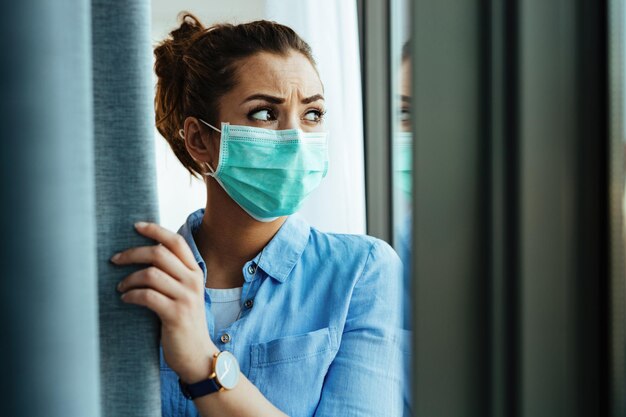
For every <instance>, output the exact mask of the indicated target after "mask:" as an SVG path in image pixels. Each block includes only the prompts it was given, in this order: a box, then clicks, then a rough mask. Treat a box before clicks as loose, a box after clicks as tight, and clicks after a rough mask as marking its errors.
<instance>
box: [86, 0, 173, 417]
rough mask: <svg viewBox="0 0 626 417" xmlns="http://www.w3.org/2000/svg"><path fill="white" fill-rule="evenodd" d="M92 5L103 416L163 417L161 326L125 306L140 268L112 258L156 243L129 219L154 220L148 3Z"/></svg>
mask: <svg viewBox="0 0 626 417" xmlns="http://www.w3.org/2000/svg"><path fill="white" fill-rule="evenodd" d="M92 5H93V10H92V22H93V83H94V94H93V97H94V114H95V152H96V153H95V156H96V158H95V168H96V175H95V178H96V219H97V239H98V278H99V280H98V290H99V295H100V358H101V363H100V365H101V367H102V371H101V384H102V414H103V416H105V417H125V416H128V417H131V416H132V417H142V416H160V415H161V401H160V385H159V365H158V363H159V356H158V330H159V323H158V320H157V318H156V315H154V314H153V313H152V312H150V311H149V310H147V309H145V308H142V307H137V306H133V305H127V304H124V303H122V302H121V301H120V299H119V293H118V292H117V291H116V290H115V286H116V284H117V283H118V282H119V281H120V280H121V279H122V278H123V277H124V276H126V275H127V274H129V273H130V272H132V271H133V270H136V269H139V268H140V267H139V266H136V267H124V268H120V267H118V266H114V265H113V264H111V263H110V262H109V258H110V257H111V256H112V255H113V254H114V253H116V252H118V251H120V250H123V249H126V248H129V247H133V246H140V245H146V244H153V242H150V241H148V240H147V239H145V238H143V237H141V236H140V235H138V234H137V233H136V232H135V231H134V229H133V223H134V222H136V221H140V220H143V221H157V220H158V219H157V198H156V169H155V161H154V128H153V126H154V116H153V110H152V108H153V106H152V100H153V87H152V78H151V77H150V74H151V66H152V59H151V51H152V48H151V44H150V2H149V0H93V1H92ZM142 267H145V265H144V266H142Z"/></svg>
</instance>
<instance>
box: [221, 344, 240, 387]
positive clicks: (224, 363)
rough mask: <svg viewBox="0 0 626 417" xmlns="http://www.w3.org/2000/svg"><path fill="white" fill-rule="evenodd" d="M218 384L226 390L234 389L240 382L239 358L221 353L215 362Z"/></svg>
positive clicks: (224, 352)
mask: <svg viewBox="0 0 626 417" xmlns="http://www.w3.org/2000/svg"><path fill="white" fill-rule="evenodd" d="M215 376H216V378H217V382H219V384H220V385H221V386H222V387H224V388H225V389H233V388H235V385H237V381H239V363H238V362H237V358H235V356H234V355H233V354H232V353H230V352H227V351H223V352H221V353H220V354H219V355H218V356H217V359H216V360H215Z"/></svg>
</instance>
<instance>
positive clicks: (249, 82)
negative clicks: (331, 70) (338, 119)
mask: <svg viewBox="0 0 626 417" xmlns="http://www.w3.org/2000/svg"><path fill="white" fill-rule="evenodd" d="M236 77H237V82H236V85H235V88H234V89H233V90H234V91H233V92H236V93H237V94H247V93H251V94H252V93H258V92H260V91H263V92H266V93H273V94H280V95H281V96H287V95H290V94H292V93H293V90H294V89H296V90H297V93H299V94H301V95H303V96H306V97H310V96H313V95H315V94H322V92H323V91H322V90H323V89H322V82H321V81H320V78H319V75H318V74H317V71H316V70H315V68H314V67H313V64H311V62H309V60H308V58H307V57H305V56H304V55H302V54H301V53H299V52H297V51H292V52H290V53H289V54H288V55H277V54H272V53H267V52H261V53H258V54H255V55H253V56H251V57H248V58H245V59H243V60H242V62H241V63H240V64H239V65H238V66H237V75H236Z"/></svg>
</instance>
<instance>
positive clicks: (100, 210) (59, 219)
mask: <svg viewBox="0 0 626 417" xmlns="http://www.w3.org/2000/svg"><path fill="white" fill-rule="evenodd" d="M149 5H150V3H149V0H129V1H126V0H124V1H121V0H120V1H105V0H93V1H90V0H55V1H50V0H20V1H11V2H9V1H7V2H2V5H0V50H2V54H1V55H0V60H1V65H0V126H2V129H1V130H0V135H1V138H0V193H1V195H2V204H1V205H0V242H1V243H0V271H1V272H0V274H1V278H0V331H1V336H2V340H1V342H0V364H1V365H0V371H1V372H0V416H11V417H13V416H28V417H43V416H45V417H74V416H75V417H92V416H94V417H99V416H101V415H102V416H110V417H113V416H115V417H123V416H133V417H136V416H151V417H152V416H155V417H157V416H160V410H161V404H160V398H159V391H160V390H159V366H158V363H159V359H158V329H159V326H158V320H157V318H156V316H155V315H154V314H152V313H151V312H149V311H148V310H146V309H143V308H140V307H135V306H130V305H126V304H124V303H122V302H121V301H120V299H119V294H118V293H117V291H116V290H115V285H116V284H117V282H119V281H120V280H121V279H122V278H123V277H124V276H126V275H127V274H128V273H130V272H131V271H132V270H134V269H137V268H139V266H136V267H127V268H119V267H115V266H113V265H112V264H111V263H109V258H110V257H111V255H112V254H113V253H115V252H117V251H120V250H123V249H126V248H128V247H131V246H138V245H142V244H150V243H153V242H149V241H148V240H147V239H145V238H142V237H140V236H139V235H138V234H137V233H136V232H135V231H134V230H133V223H134V222H135V221H138V220H147V221H156V220H157V198H156V192H155V178H156V172H155V167H154V151H153V137H154V134H153V123H154V122H153V114H152V94H153V90H152V85H151V84H152V83H151V76H150V75H151V63H152V61H151V50H152V48H151V44H150V25H149V19H150V8H149Z"/></svg>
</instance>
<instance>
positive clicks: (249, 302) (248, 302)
mask: <svg viewBox="0 0 626 417" xmlns="http://www.w3.org/2000/svg"><path fill="white" fill-rule="evenodd" d="M244 305H245V306H246V308H252V306H253V305H254V301H252V299H249V300H246V302H245V303H244Z"/></svg>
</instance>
